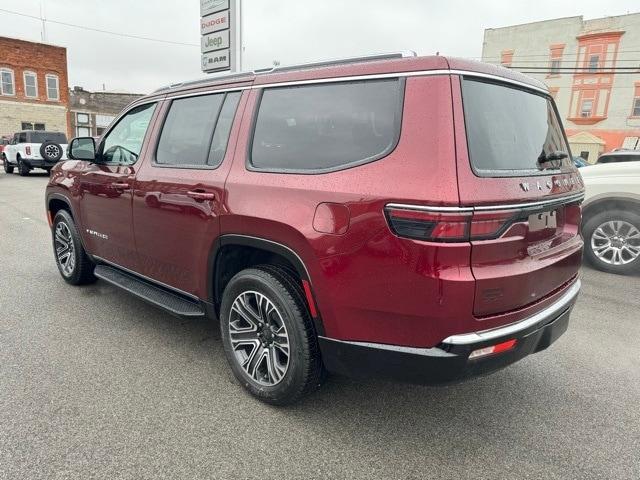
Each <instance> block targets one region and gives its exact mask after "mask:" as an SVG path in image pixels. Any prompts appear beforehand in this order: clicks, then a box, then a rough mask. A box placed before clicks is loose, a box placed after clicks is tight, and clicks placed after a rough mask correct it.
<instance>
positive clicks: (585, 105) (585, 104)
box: [580, 100, 593, 118]
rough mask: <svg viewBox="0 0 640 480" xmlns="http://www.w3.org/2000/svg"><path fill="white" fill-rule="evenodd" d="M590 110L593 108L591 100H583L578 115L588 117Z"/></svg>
mask: <svg viewBox="0 0 640 480" xmlns="http://www.w3.org/2000/svg"><path fill="white" fill-rule="evenodd" d="M592 110H593V100H583V101H582V107H581V108H580V116H581V117H584V118H586V117H590V116H591V111H592Z"/></svg>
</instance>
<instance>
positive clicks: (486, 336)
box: [442, 279, 582, 345]
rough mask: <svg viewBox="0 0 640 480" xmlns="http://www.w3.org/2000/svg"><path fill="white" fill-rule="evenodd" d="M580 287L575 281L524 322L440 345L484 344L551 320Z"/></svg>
mask: <svg viewBox="0 0 640 480" xmlns="http://www.w3.org/2000/svg"><path fill="white" fill-rule="evenodd" d="M581 285H582V282H580V279H578V280H576V281H575V282H574V283H573V285H571V286H570V287H569V289H568V290H567V291H566V292H565V293H564V294H563V295H562V297H560V299H558V301H557V302H555V303H554V304H552V305H550V306H548V307H547V308H545V309H544V310H542V311H540V312H538V313H536V314H535V315H533V316H531V317H529V318H525V319H524V320H521V321H519V322H517V323H512V324H510V325H506V326H504V327H498V328H493V329H490V330H482V331H480V332H473V333H464V334H461V335H451V336H450V337H447V338H445V339H444V340H443V341H442V343H445V344H449V345H469V344H471V343H478V342H485V341H487V340H493V339H495V338H499V337H503V336H506V335H514V334H517V333H519V332H521V331H522V330H526V329H527V328H529V327H533V326H534V325H537V324H539V323H543V322H544V321H545V320H547V321H548V320H552V319H553V318H554V317H557V316H558V315H560V314H561V313H562V312H563V311H564V310H566V309H567V308H569V306H570V305H571V304H572V303H573V302H574V301H575V299H576V297H577V296H578V293H580V286H581Z"/></svg>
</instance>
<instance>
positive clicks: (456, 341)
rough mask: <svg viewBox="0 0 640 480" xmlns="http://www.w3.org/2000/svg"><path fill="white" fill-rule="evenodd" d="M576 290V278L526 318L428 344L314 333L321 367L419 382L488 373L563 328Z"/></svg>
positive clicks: (540, 345)
mask: <svg viewBox="0 0 640 480" xmlns="http://www.w3.org/2000/svg"><path fill="white" fill-rule="evenodd" d="M579 291H580V280H576V281H575V282H574V283H573V284H572V285H571V286H570V287H568V288H567V291H566V292H565V293H564V294H563V295H562V297H561V298H560V299H558V301H557V302H555V303H554V304H552V305H550V306H549V307H547V308H546V309H544V310H542V311H541V312H539V313H537V314H535V315H533V316H531V317H529V318H526V319H524V320H522V321H520V322H517V323H514V324H511V325H507V326H504V327H500V328H496V329H492V330H485V331H481V332H472V333H467V334H461V335H453V336H451V337H448V338H446V339H445V340H444V341H443V342H442V343H440V344H439V345H438V346H436V347H433V348H414V347H404V346H396V345H384V344H373V343H365V342H348V341H342V340H335V339H330V338H326V337H319V342H320V350H321V352H322V358H323V361H324V364H325V367H326V368H327V369H328V370H329V371H331V372H334V373H339V374H344V375H348V376H352V377H386V378H393V379H396V380H401V381H406V382H411V383H421V384H446V383H453V382H457V381H461V380H464V379H465V378H468V377H472V376H476V375H485V374H488V373H491V372H494V371H496V370H499V369H501V368H504V367H506V366H508V365H510V364H512V363H515V362H517V361H518V360H520V359H522V358H524V357H526V356H527V355H530V354H532V353H536V352H539V351H540V350H544V349H545V348H547V347H548V346H549V345H551V344H552V343H553V342H555V341H556V340H557V339H558V337H560V336H561V335H562V334H563V333H564V332H565V331H566V330H567V327H568V325H569V316H570V313H571V309H572V308H573V305H574V304H575V301H576V299H577V297H578V293H579ZM512 339H515V340H516V345H515V347H514V348H512V349H511V350H508V351H506V352H502V353H498V354H495V355H489V356H486V357H481V358H477V359H471V360H470V359H469V355H470V354H471V352H473V351H474V350H478V349H481V348H484V347H488V346H491V345H495V344H498V343H501V342H504V341H507V340H512Z"/></svg>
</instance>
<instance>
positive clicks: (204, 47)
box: [200, 0, 242, 73]
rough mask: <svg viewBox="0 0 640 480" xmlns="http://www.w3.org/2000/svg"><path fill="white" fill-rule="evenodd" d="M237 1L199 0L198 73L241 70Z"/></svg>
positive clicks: (240, 42) (239, 1) (239, 25)
mask: <svg viewBox="0 0 640 480" xmlns="http://www.w3.org/2000/svg"><path fill="white" fill-rule="evenodd" d="M240 7H241V0H200V35H201V39H200V46H201V52H202V71H203V72H207V73H214V72H223V71H232V72H239V71H241V70H242V28H241V26H242V21H241V12H240Z"/></svg>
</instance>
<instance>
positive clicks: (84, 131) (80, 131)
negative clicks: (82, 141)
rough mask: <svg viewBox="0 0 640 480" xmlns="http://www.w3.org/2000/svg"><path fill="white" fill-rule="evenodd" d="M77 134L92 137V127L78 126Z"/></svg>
mask: <svg viewBox="0 0 640 480" xmlns="http://www.w3.org/2000/svg"><path fill="white" fill-rule="evenodd" d="M77 136H78V137H90V136H91V129H90V128H89V127H78V128H77Z"/></svg>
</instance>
